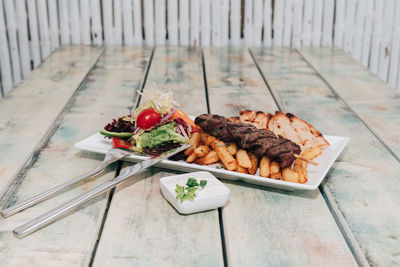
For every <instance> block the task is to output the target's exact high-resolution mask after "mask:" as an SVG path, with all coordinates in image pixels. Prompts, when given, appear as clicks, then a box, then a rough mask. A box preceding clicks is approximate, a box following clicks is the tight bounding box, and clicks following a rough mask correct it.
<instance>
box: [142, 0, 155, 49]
mask: <svg viewBox="0 0 400 267" xmlns="http://www.w3.org/2000/svg"><path fill="white" fill-rule="evenodd" d="M143 5H144V12H143V14H144V34H145V41H146V44H147V45H154V15H153V11H154V9H153V1H144V2H143Z"/></svg>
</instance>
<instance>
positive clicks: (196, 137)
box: [185, 132, 200, 156]
mask: <svg viewBox="0 0 400 267" xmlns="http://www.w3.org/2000/svg"><path fill="white" fill-rule="evenodd" d="M199 144H200V133H199V132H195V133H193V134H192V136H191V137H190V139H189V145H191V147H189V148H187V149H186V150H185V155H186V156H189V155H190V154H192V153H193V151H194V149H195V148H196V147H198V146H199Z"/></svg>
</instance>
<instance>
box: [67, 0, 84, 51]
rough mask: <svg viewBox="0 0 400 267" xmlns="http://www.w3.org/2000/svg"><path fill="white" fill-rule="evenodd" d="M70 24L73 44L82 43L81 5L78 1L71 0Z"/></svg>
mask: <svg viewBox="0 0 400 267" xmlns="http://www.w3.org/2000/svg"><path fill="white" fill-rule="evenodd" d="M69 9H70V12H69V13H70V23H71V41H72V43H73V44H80V43H81V31H80V23H81V22H80V19H79V3H78V0H69Z"/></svg>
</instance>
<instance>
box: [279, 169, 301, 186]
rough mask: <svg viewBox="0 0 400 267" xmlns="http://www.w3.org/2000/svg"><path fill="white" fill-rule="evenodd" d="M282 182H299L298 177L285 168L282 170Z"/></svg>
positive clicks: (295, 173)
mask: <svg viewBox="0 0 400 267" xmlns="http://www.w3.org/2000/svg"><path fill="white" fill-rule="evenodd" d="M282 180H283V181H287V182H292V183H298V182H299V175H298V173H297V172H295V171H293V170H292V169H291V168H285V169H283V170H282Z"/></svg>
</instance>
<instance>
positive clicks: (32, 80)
mask: <svg viewBox="0 0 400 267" xmlns="http://www.w3.org/2000/svg"><path fill="white" fill-rule="evenodd" d="M101 53H102V50H101V49H99V48H93V47H84V46H82V47H64V48H60V49H59V50H58V51H57V52H55V53H54V54H53V56H52V57H50V58H49V59H47V60H46V61H45V62H44V63H43V64H42V65H41V66H40V67H39V68H37V69H35V70H34V71H32V72H31V73H30V74H29V75H28V76H27V77H26V78H25V79H24V80H23V81H22V82H21V83H19V84H18V85H17V86H16V88H15V90H13V91H12V92H10V93H9V94H8V95H7V96H6V97H5V98H3V99H1V100H0V135H1V136H2V138H1V139H0V198H1V197H2V196H3V195H4V193H5V191H6V190H8V187H9V186H10V185H11V184H12V183H13V182H14V181H15V178H16V176H17V175H18V172H19V171H20V169H21V168H22V167H23V166H24V165H25V164H26V163H27V162H28V161H30V160H31V159H32V155H33V152H34V151H35V150H36V149H37V148H39V147H40V146H41V144H43V142H44V139H45V138H46V135H47V133H48V132H49V129H51V128H52V127H53V124H54V122H55V120H56V119H57V117H58V115H59V114H60V112H61V111H62V110H63V108H64V107H65V104H66V103H67V102H68V101H69V99H70V98H71V96H72V95H73V94H74V93H75V91H76V89H77V88H78V86H79V84H80V83H81V81H82V80H83V78H84V77H85V76H86V75H87V73H88V72H89V70H90V69H91V68H92V67H93V64H94V63H95V61H96V60H97V59H98V57H99V56H100V54H101Z"/></svg>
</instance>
